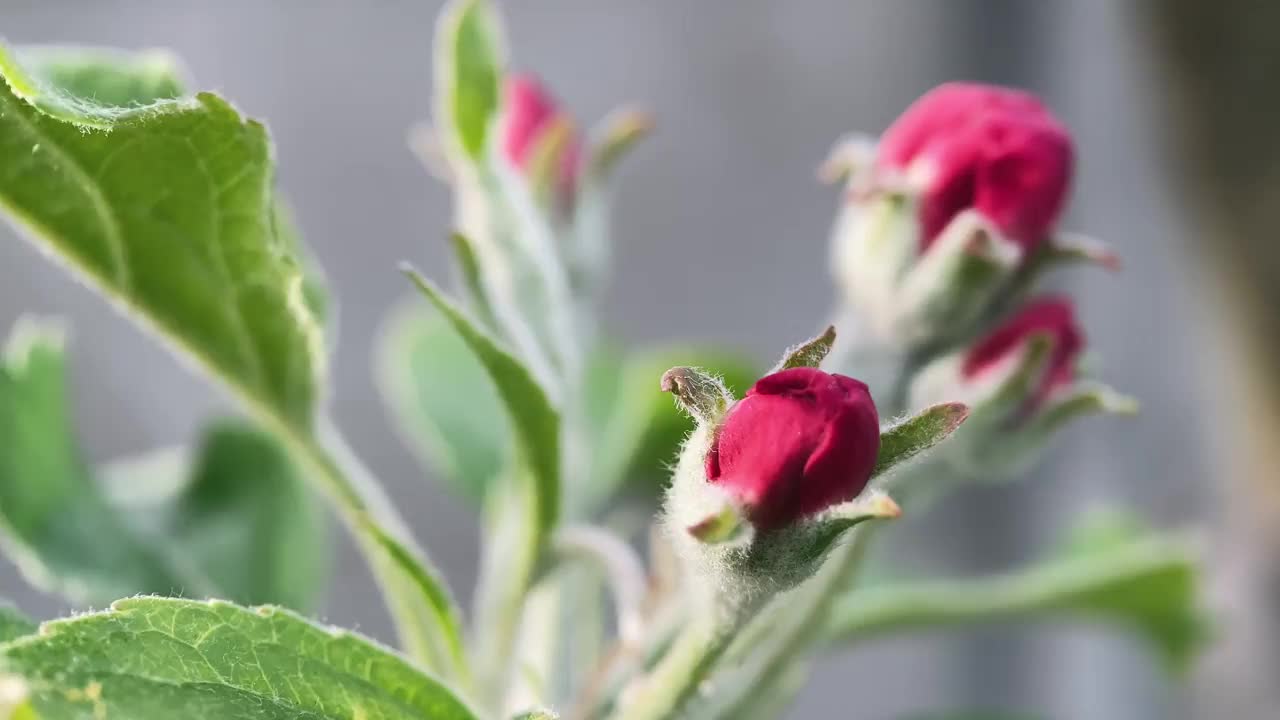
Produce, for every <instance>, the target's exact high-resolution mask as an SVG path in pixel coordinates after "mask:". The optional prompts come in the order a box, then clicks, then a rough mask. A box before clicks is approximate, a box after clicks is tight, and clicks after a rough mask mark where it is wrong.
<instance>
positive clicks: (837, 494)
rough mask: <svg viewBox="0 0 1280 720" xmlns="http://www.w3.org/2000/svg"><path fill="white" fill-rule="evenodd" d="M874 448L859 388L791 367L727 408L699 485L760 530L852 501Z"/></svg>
mask: <svg viewBox="0 0 1280 720" xmlns="http://www.w3.org/2000/svg"><path fill="white" fill-rule="evenodd" d="M879 447H880V420H879V416H878V415H877V414H876V406H875V403H874V402H873V401H872V400H871V393H870V392H869V391H868V389H867V386H866V385H865V384H863V383H862V382H859V381H857V380H854V379H853V378H850V377H846V376H844V375H833V374H829V373H825V372H823V371H821V370H818V369H817V368H810V367H797V368H792V369H790V370H783V371H781V372H777V373H774V374H772V375H768V376H765V377H763V378H761V379H760V380H759V381H757V382H756V384H755V386H754V387H752V388H751V389H750V390H749V391H747V394H746V397H744V398H743V399H742V400H739V401H738V402H737V403H736V404H734V405H733V407H732V408H730V409H729V412H728V413H727V414H726V416H725V418H724V422H723V424H722V425H721V426H720V429H719V432H718V433H717V434H716V437H715V439H714V440H713V441H712V444H711V448H710V450H709V451H708V452H707V456H706V460H705V462H704V467H705V470H706V481H707V482H709V483H712V484H715V485H719V486H720V487H722V488H724V489H725V490H727V491H728V492H729V493H730V495H732V496H733V498H734V499H735V500H736V501H738V503H740V504H741V506H742V507H743V508H745V509H746V511H747V516H748V517H749V518H750V519H751V522H752V524H754V525H755V527H756V528H757V529H759V530H762V531H768V530H773V529H776V528H779V527H782V526H785V525H788V524H790V523H793V522H795V521H797V520H799V519H801V518H803V517H806V516H809V515H812V514H814V513H817V512H819V511H821V510H825V509H826V508H828V507H830V506H832V505H835V504H837V503H841V502H847V501H849V500H852V499H853V498H855V497H857V495H858V494H859V493H861V492H862V490H863V488H865V487H866V486H867V481H868V480H869V479H870V478H871V470H872V469H873V468H874V467H875V463H876V453H877V451H878V450H879Z"/></svg>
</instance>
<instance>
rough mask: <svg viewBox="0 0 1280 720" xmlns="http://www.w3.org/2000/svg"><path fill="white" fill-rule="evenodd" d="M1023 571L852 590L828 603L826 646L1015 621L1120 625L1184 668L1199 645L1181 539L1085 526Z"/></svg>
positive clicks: (1192, 561)
mask: <svg viewBox="0 0 1280 720" xmlns="http://www.w3.org/2000/svg"><path fill="white" fill-rule="evenodd" d="M1087 534H1089V535H1090V536H1091V537H1090V538H1089V539H1088V540H1087V541H1078V540H1077V541H1075V542H1073V543H1072V546H1071V548H1070V552H1065V553H1058V554H1055V555H1054V556H1052V557H1050V558H1048V559H1046V560H1044V561H1042V562H1041V563H1039V564H1037V565H1033V566H1031V567H1030V568H1027V569H1025V570H1019V571H1015V572H1011V573H1008V574H1004V575H998V576H993V577H984V578H976V579H971V580H940V581H919V582H902V583H896V584H895V583H887V584H884V585H879V586H875V587H871V588H867V589H865V590H857V591H854V592H851V593H849V595H848V596H847V597H845V598H843V599H841V600H840V601H838V603H837V604H836V606H835V607H834V609H833V611H832V615H831V623H830V627H829V629H828V635H829V636H830V637H831V639H832V641H834V642H844V643H848V642H854V641H858V640H862V639H865V638H868V637H872V636H878V635H883V634H887V633H895V632H909V631H917V630H923V629H931V628H943V627H951V626H959V625H967V624H973V623H980V622H993V621H1002V622H1007V621H1009V620H1012V619H1019V618H1050V619H1052V618H1073V617H1074V618H1081V619H1086V620H1100V621H1104V622H1109V623H1115V624H1118V625H1121V626H1125V627H1130V628H1133V629H1135V630H1137V631H1138V632H1139V633H1141V634H1142V635H1143V636H1144V637H1145V638H1146V639H1147V640H1148V641H1149V642H1150V643H1151V645H1152V647H1154V648H1155V649H1156V650H1158V651H1159V653H1160V656H1161V658H1162V659H1163V660H1164V661H1165V664H1166V666H1168V667H1169V668H1170V669H1172V670H1174V671H1182V670H1185V669H1186V668H1187V667H1188V666H1189V665H1190V663H1191V661H1192V660H1193V659H1194V658H1195V655H1196V652H1197V651H1198V650H1199V649H1201V647H1202V646H1203V643H1204V641H1205V639H1206V621H1205V619H1204V616H1203V615H1202V611H1201V609H1200V608H1199V606H1198V592H1199V578H1198V576H1199V573H1198V568H1197V560H1196V556H1195V554H1194V553H1193V552H1192V550H1191V547H1190V545H1189V543H1188V542H1187V540H1186V539H1185V538H1181V537H1169V536H1162V535H1153V534H1150V533H1142V532H1137V531H1130V532H1119V531H1116V530H1115V528H1114V526H1111V527H1109V528H1108V530H1107V531H1106V532H1105V533H1101V532H1098V531H1096V530H1094V529H1093V528H1092V527H1091V528H1090V529H1089V530H1088V531H1087Z"/></svg>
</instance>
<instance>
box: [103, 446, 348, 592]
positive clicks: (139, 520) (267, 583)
mask: <svg viewBox="0 0 1280 720" xmlns="http://www.w3.org/2000/svg"><path fill="white" fill-rule="evenodd" d="M181 459H182V458H180V457H178V456H176V455H174V454H169V455H168V457H167V458H166V457H163V456H162V457H160V458H158V460H159V461H160V464H161V467H153V468H150V470H151V471H152V472H155V471H165V472H166V473H167V474H169V476H170V480H169V484H170V485H174V486H177V489H178V492H176V493H174V494H172V495H168V496H164V495H162V496H159V497H155V496H152V497H147V498H146V499H145V500H138V499H135V500H133V501H132V502H126V503H124V504H123V507H121V510H122V511H123V512H125V513H127V520H128V521H130V522H131V523H132V524H134V525H137V526H144V527H146V528H147V529H148V530H149V532H148V536H149V539H150V541H151V542H152V544H160V546H162V547H165V548H166V549H167V552H168V553H169V554H170V556H172V557H174V558H176V564H177V565H179V566H184V565H186V566H194V567H195V568H196V569H197V570H198V571H199V572H200V574H201V575H202V576H203V577H205V578H207V579H208V581H209V583H210V584H211V586H212V587H213V588H214V591H213V592H214V594H215V595H216V596H217V597H219V598H223V599H227V600H234V601H236V602H241V603H247V604H256V603H277V604H281V605H285V606H287V607H291V608H294V609H298V610H305V609H308V608H311V607H313V606H314V603H315V600H316V598H317V597H318V595H319V593H320V591H321V590H322V589H323V586H324V579H325V575H326V572H325V570H326V555H327V552H326V550H327V548H328V545H327V543H326V542H325V535H326V530H325V524H324V517H323V515H322V513H321V507H320V504H319V503H318V502H317V500H316V498H315V497H314V496H313V495H312V494H311V493H309V492H307V489H306V486H305V485H304V484H303V481H302V478H301V477H300V476H299V475H298V473H297V472H296V469H295V466H294V464H293V463H292V462H291V461H290V459H289V456H288V454H287V453H286V452H285V450H284V448H282V447H281V446H280V444H279V443H278V442H276V441H275V440H274V439H273V438H272V437H271V436H269V435H266V434H265V433H263V432H261V431H259V430H256V429H254V428H251V427H248V426H246V425H244V424H243V423H237V422H231V421H223V422H219V423H215V424H213V425H212V426H210V427H209V428H208V429H206V430H205V431H204V434H203V437H202V439H201V445H200V449H199V453H198V454H197V456H196V459H195V462H194V463H193V464H191V465H190V466H189V467H186V466H184V464H183V463H181V462H175V461H180V460H181ZM166 460H167V462H166ZM139 462H142V463H147V464H152V465H154V464H155V460H141V461H133V462H127V463H117V464H114V465H113V466H112V467H111V468H110V472H109V476H110V480H109V482H110V483H111V484H113V485H114V486H115V487H116V488H121V487H122V486H127V485H129V484H132V483H134V482H136V481H137V480H138V479H139V478H138V477H137V475H136V472H137V471H140V470H146V469H147V468H140V467H138V463H139ZM163 465H167V466H168V467H167V468H165V467H163ZM114 499H115V500H117V502H119V501H120V500H121V497H120V492H119V490H117V492H116V493H115V494H114ZM159 590H160V589H159V588H135V589H134V590H133V592H134V593H147V592H157V591H159ZM187 594H188V595H189V594H190V593H187Z"/></svg>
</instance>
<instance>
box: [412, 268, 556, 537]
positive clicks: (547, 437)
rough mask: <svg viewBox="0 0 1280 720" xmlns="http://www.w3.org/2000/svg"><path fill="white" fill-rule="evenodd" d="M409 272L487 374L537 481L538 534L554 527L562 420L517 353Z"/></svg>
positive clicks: (416, 274) (536, 513)
mask: <svg viewBox="0 0 1280 720" xmlns="http://www.w3.org/2000/svg"><path fill="white" fill-rule="evenodd" d="M406 273H407V274H408V276H409V278H410V279H411V280H412V281H413V283H414V284H415V285H416V286H417V287H418V289H419V290H421V291H422V294H423V295H425V296H426V298H427V299H428V300H430V301H431V304H432V305H434V306H435V308H436V310H438V311H439V312H440V314H441V315H442V316H444V318H445V319H447V320H448V321H449V324H450V325H451V326H452V327H453V329H454V331H455V332H457V334H458V336H459V337H461V338H462V340H463V342H464V343H466V346H467V347H468V348H469V349H470V350H471V352H472V353H473V355H474V356H475V362H476V363H477V364H478V365H479V366H480V367H482V368H484V371H485V372H486V373H488V375H489V378H490V379H491V380H492V382H493V387H494V389H495V390H496V391H497V395H498V397H499V398H501V399H502V402H503V405H504V406H505V407H506V410H507V413H508V415H509V417H510V419H511V427H512V430H513V432H514V436H515V439H516V441H517V443H518V445H519V449H520V453H521V455H522V457H523V460H524V462H527V463H528V466H529V469H530V473H529V474H530V475H531V476H532V479H533V485H534V486H533V488H532V490H533V492H532V497H531V498H530V499H531V501H532V502H533V503H534V506H535V508H536V512H535V515H536V517H537V521H538V526H539V536H540V537H545V535H546V533H547V532H548V531H549V530H550V529H551V528H552V527H554V525H555V523H556V520H557V518H558V516H559V505H560V416H559V413H557V412H556V409H555V408H553V407H552V406H551V403H550V401H549V400H548V399H547V395H546V393H545V392H544V391H543V389H542V387H541V386H540V385H539V384H538V382H537V380H535V379H534V377H533V375H532V374H530V373H529V371H528V369H527V368H525V366H524V365H523V364H522V363H521V362H520V361H519V360H518V359H516V357H515V356H514V355H512V354H511V353H509V352H507V351H506V350H505V349H503V348H502V347H501V346H500V345H499V344H498V343H497V341H495V340H494V339H493V338H491V337H490V336H489V335H488V334H487V333H485V332H484V330H482V329H481V328H480V327H479V326H478V325H476V324H475V323H473V322H472V321H471V320H470V319H468V318H467V316H466V315H465V314H463V312H462V311H461V310H460V309H459V308H458V307H457V306H456V305H454V304H453V302H452V301H451V300H449V299H448V298H447V297H446V296H445V295H444V294H443V293H442V292H441V291H440V290H439V289H438V288H436V287H435V285H433V284H432V283H431V281H429V280H427V279H426V278H425V277H423V276H422V275H420V274H419V273H417V272H416V271H414V270H412V269H407V270H406Z"/></svg>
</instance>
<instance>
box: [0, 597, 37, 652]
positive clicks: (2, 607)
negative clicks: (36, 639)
mask: <svg viewBox="0 0 1280 720" xmlns="http://www.w3.org/2000/svg"><path fill="white" fill-rule="evenodd" d="M35 631H36V624H35V621H33V620H31V619H30V618H28V617H27V616H26V615H23V614H22V613H20V612H18V611H17V610H15V609H13V608H12V607H9V606H8V605H6V604H4V601H3V600H0V643H6V642H9V641H10V640H13V639H15V638H20V637H22V636H23V635H30V634H31V633H33V632H35Z"/></svg>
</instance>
